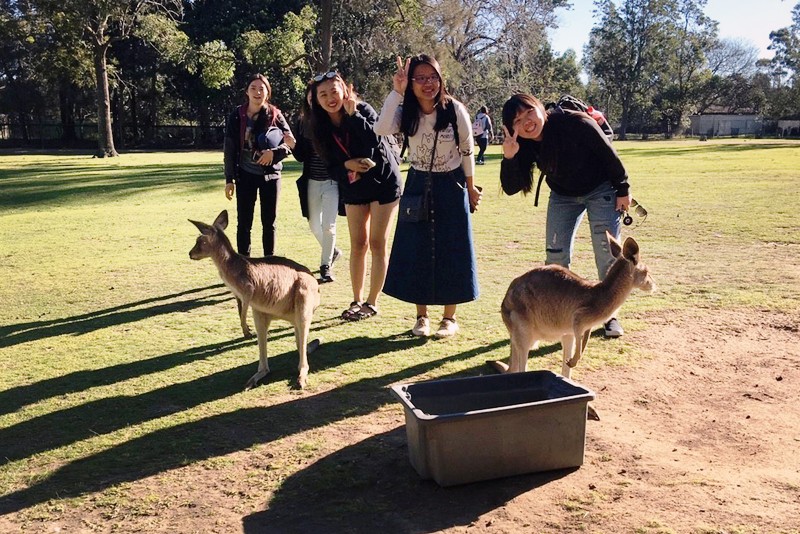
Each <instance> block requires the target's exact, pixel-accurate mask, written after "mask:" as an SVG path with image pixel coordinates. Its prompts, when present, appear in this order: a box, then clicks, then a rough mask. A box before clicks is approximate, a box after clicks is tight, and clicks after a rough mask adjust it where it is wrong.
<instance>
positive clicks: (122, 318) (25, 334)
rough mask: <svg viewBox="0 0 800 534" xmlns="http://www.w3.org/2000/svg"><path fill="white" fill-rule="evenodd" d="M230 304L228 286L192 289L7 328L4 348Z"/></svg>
mask: <svg viewBox="0 0 800 534" xmlns="http://www.w3.org/2000/svg"><path fill="white" fill-rule="evenodd" d="M217 289H220V290H221V291H217V292H212V293H210V294H206V295H198V296H197V297H196V298H194V299H189V300H178V301H176V302H166V303H164V304H156V305H153V306H147V305H148V304H155V303H158V302H165V301H170V300H174V299H178V298H180V297H184V296H187V295H192V294H197V293H203V292H206V291H214V290H217ZM217 297H223V298H217ZM226 300H233V295H232V294H231V293H230V291H228V289H227V288H226V287H225V285H224V284H214V285H211V286H206V287H201V288H197V289H189V290H187V291H182V292H180V293H175V294H172V295H163V296H160V297H153V298H149V299H145V300H140V301H138V302H131V303H127V304H122V305H120V306H114V307H112V308H106V309H104V310H98V311H94V312H91V313H85V314H82V315H75V316H73V317H66V318H63V319H53V320H49V321H33V322H29V323H19V324H12V325H6V326H2V327H0V348H3V347H10V346H12V345H17V344H19V343H27V342H29V341H38V340H41V339H45V338H48V337H54V336H61V335H65V334H85V333H87V332H93V331H95V330H99V329H101V328H107V327H109V326H115V325H120V324H126V323H132V322H134V321H141V320H143V319H149V318H152V317H154V316H156V315H166V314H169V313H175V312H186V311H189V310H194V309H196V308H200V307H203V306H213V305H215V304H218V303H220V302H224V301H226Z"/></svg>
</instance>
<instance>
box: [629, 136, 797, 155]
mask: <svg viewBox="0 0 800 534" xmlns="http://www.w3.org/2000/svg"><path fill="white" fill-rule="evenodd" d="M634 143H635V141H634ZM633 146H635V145H629V146H628V147H624V148H622V149H621V150H620V152H621V154H622V155H623V159H625V158H637V157H659V156H680V155H700V154H704V155H707V154H713V153H732V152H750V151H753V150H770V149H774V148H792V149H797V147H798V145H797V143H784V142H780V141H776V142H774V143H747V142H746V141H744V140H743V141H742V142H741V143H736V144H724V145H718V144H714V143H710V144H707V145H705V144H704V145H694V144H692V145H686V146H671V147H660V146H659V145H658V144H657V143H656V144H651V145H650V147H651V148H646V149H639V148H633Z"/></svg>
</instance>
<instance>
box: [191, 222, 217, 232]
mask: <svg viewBox="0 0 800 534" xmlns="http://www.w3.org/2000/svg"><path fill="white" fill-rule="evenodd" d="M189 222H190V223H192V224H193V225H195V226H196V227H197V229H198V230H200V233H201V234H203V235H210V234H212V233H213V232H214V229H213V228H211V227H210V226H209V225H207V224H206V223H201V222H200V221H193V220H191V219H189Z"/></svg>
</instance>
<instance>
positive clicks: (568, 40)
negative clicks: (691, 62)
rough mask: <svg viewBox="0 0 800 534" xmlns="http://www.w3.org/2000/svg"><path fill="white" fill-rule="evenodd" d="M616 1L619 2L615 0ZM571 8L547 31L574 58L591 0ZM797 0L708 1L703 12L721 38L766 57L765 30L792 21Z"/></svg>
mask: <svg viewBox="0 0 800 534" xmlns="http://www.w3.org/2000/svg"><path fill="white" fill-rule="evenodd" d="M616 3H617V4H619V1H618V0H617V2H616ZM571 4H572V6H573V7H572V9H571V10H570V11H567V12H563V11H562V12H561V14H560V16H559V28H558V29H557V30H555V31H554V32H551V34H550V42H551V43H552V46H553V50H554V51H555V52H557V53H563V52H564V51H565V50H567V49H568V48H572V49H573V50H575V53H576V54H577V55H578V59H579V60H580V58H581V57H582V55H583V46H584V45H585V44H586V42H587V41H588V39H589V31H590V30H591V28H592V26H594V17H593V14H592V11H593V10H594V3H593V2H592V0H572V1H571ZM796 4H797V0H708V3H707V4H706V9H705V11H706V15H708V16H709V17H711V18H712V19H714V20H716V21H717V22H718V23H719V27H718V30H719V36H720V37H721V38H726V37H727V38H738V39H742V40H744V41H748V42H749V43H751V44H752V45H754V46H755V47H756V48H758V49H759V52H760V55H759V57H761V58H767V59H770V58H772V56H773V52H772V51H771V50H767V47H768V46H769V44H770V40H769V32H771V31H773V30H777V29H779V28H785V27H786V26H791V24H792V8H793V7H794V6H795V5H796Z"/></svg>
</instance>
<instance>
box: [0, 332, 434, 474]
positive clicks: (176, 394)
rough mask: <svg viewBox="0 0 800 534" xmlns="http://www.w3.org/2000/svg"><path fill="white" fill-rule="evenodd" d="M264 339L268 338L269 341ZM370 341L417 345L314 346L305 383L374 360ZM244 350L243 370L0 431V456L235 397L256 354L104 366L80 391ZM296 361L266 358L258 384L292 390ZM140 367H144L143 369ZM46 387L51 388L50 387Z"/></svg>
mask: <svg viewBox="0 0 800 534" xmlns="http://www.w3.org/2000/svg"><path fill="white" fill-rule="evenodd" d="M286 335H292V336H294V332H293V331H291V332H287V333H286ZM270 339H273V338H272V337H271V338H270ZM376 342H377V343H378V344H379V345H382V346H383V347H384V348H390V349H391V350H403V349H406V348H408V347H411V346H415V345H418V344H419V343H420V341H419V338H409V337H398V338H394V339H392V338H390V339H389V340H386V341H385V342H383V343H381V342H380V340H375V339H371V338H366V337H354V338H349V339H347V340H345V341H341V342H337V343H332V344H331V345H325V344H323V345H320V348H319V349H317V350H316V351H315V352H313V353H312V354H311V355H310V356H309V360H310V365H311V375H312V376H311V377H310V380H312V381H313V373H314V372H315V371H321V370H323V369H326V368H328V367H335V366H337V365H340V364H342V363H345V362H348V361H351V360H356V359H365V358H370V357H373V356H377V355H376V354H372V353H371V351H370V349H369V347H373V346H374V345H375V344H376ZM246 345H252V346H253V347H254V349H253V357H254V359H253V361H252V362H250V363H247V364H245V365H240V366H238V367H234V368H231V369H226V370H224V371H219V372H217V373H214V374H211V375H207V376H203V377H201V378H197V379H195V380H190V381H188V382H183V383H180V384H174V385H170V386H166V387H163V388H159V389H155V390H152V391H148V392H147V393H142V394H141V395H131V396H117V397H108V398H103V399H98V400H95V401H91V402H87V403H85V404H81V405H79V406H75V407H72V408H67V409H64V410H59V411H55V412H50V413H48V414H45V415H42V416H39V417H35V418H33V419H29V420H27V421H23V422H21V423H18V424H16V425H13V426H10V427H8V428H5V429H0V443H6V444H8V445H6V446H4V447H3V456H4V457H5V458H6V459H8V460H11V461H15V460H19V459H22V458H27V457H29V456H33V455H34V454H38V453H41V452H45V451H48V450H52V449H56V448H59V447H63V446H65V445H70V444H72V443H75V442H77V441H81V440H84V439H89V438H91V437H93V436H98V435H103V434H109V433H111V432H115V431H117V430H119V429H121V428H125V427H128V426H134V425H137V424H140V423H143V422H145V421H150V420H152V419H156V418H159V417H166V416H170V415H172V414H175V413H178V412H182V411H184V410H188V409H191V408H193V407H195V406H198V405H200V404H204V403H207V402H213V401H215V400H218V399H222V398H225V397H229V396H231V395H234V394H236V393H240V392H242V391H243V389H244V384H245V382H246V381H247V379H249V378H250V377H251V376H252V375H253V373H255V372H256V370H257V368H258V351H257V349H256V348H255V346H256V341H255V340H244V339H239V340H236V341H231V342H227V343H220V344H216V345H209V346H206V347H202V348H199V349H194V350H190V351H186V352H184V353H177V354H169V355H165V356H159V357H158V358H153V359H152V360H155V361H154V362H152V363H151V360H147V361H146V362H137V363H135V364H128V365H125V366H114V367H109V368H106V369H102V370H100V371H94V372H92V375H93V376H92V378H93V379H94V380H90V383H87V381H86V380H84V381H83V385H84V387H85V388H87V389H88V387H92V386H96V385H97V384H96V383H95V382H96V381H97V380H98V379H100V380H102V381H103V382H104V383H105V384H110V383H114V382H118V381H122V380H124V379H125V378H126V375H133V373H134V372H139V373H141V374H145V373H153V372H156V371H158V370H161V369H162V368H165V367H173V366H178V365H183V364H186V363H190V362H192V361H197V360H201V359H205V358H208V357H210V356H216V355H218V354H222V353H223V352H225V351H227V350H233V349H238V348H241V347H244V346H246ZM297 361H298V356H297V351H296V350H292V351H289V352H285V353H283V354H279V355H274V356H270V357H269V364H270V370H271V372H270V374H268V375H267V376H266V377H265V378H264V379H262V381H261V382H262V383H266V382H272V381H279V380H286V381H288V382H290V384H291V385H295V381H296V379H297V372H296V369H297ZM143 364H147V368H146V369H145V365H143ZM120 367H122V369H120ZM76 374H77V373H76ZM134 376H135V375H134ZM46 385H48V386H51V387H52V384H46ZM47 394H48V395H49V396H53V391H52V389H49V390H48V392H47ZM4 396H5V395H4ZM12 398H13V396H12ZM1 400H3V399H0V401H1Z"/></svg>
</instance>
